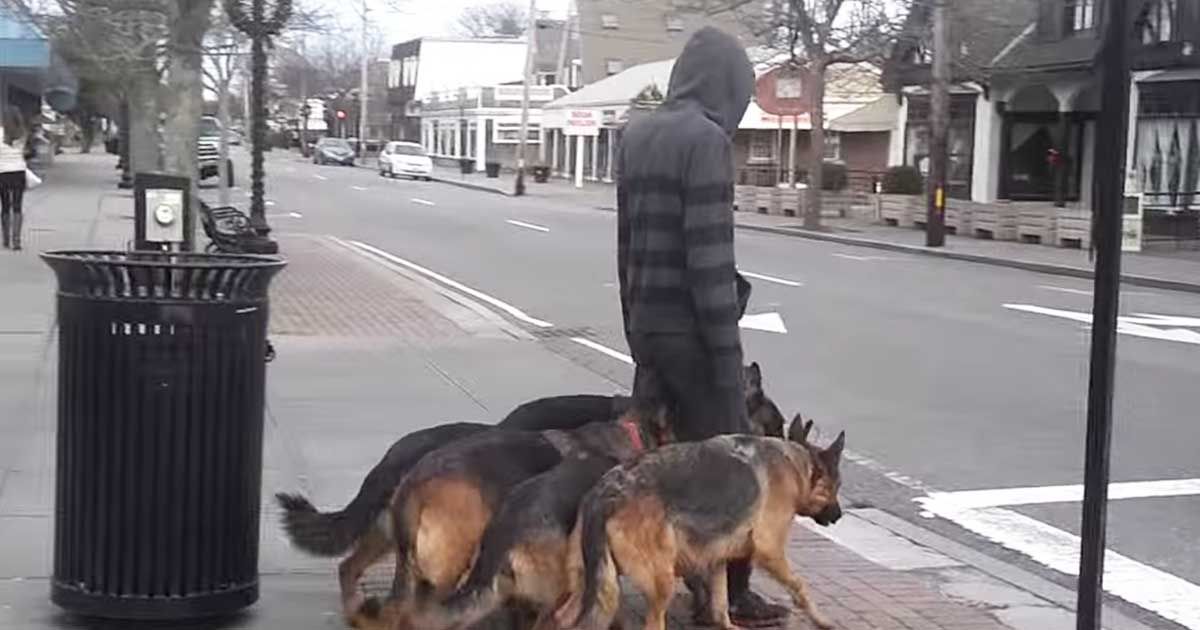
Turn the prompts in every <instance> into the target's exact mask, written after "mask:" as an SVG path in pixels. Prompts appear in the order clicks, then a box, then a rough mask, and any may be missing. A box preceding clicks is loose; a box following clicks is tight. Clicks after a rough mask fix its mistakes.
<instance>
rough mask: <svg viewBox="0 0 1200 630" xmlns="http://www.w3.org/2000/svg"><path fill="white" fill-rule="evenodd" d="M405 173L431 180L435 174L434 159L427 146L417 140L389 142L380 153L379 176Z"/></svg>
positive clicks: (409, 175) (415, 177)
mask: <svg viewBox="0 0 1200 630" xmlns="http://www.w3.org/2000/svg"><path fill="white" fill-rule="evenodd" d="M400 175H403V176H405V177H412V178H413V179H424V180H426V181H429V179H430V178H431V176H432V175H433V160H431V159H429V154H428V153H426V152H425V148H424V147H422V146H421V145H419V144H417V143H415V142H389V143H387V145H386V146H384V147H383V151H381V152H380V153H379V176H380V177H397V176H400Z"/></svg>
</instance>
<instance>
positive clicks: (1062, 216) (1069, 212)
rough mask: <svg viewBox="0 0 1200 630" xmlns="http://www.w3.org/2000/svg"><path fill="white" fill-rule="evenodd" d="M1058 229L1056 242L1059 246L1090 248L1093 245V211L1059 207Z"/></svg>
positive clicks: (1055, 236) (1055, 237)
mask: <svg viewBox="0 0 1200 630" xmlns="http://www.w3.org/2000/svg"><path fill="white" fill-rule="evenodd" d="M1057 224H1058V225H1057V227H1058V230H1057V231H1056V233H1055V235H1054V241H1053V242H1054V244H1056V245H1058V246H1059V247H1078V248H1079V249H1088V248H1090V247H1091V246H1092V213H1091V211H1090V210H1082V209H1075V208H1059V209H1058V217H1057Z"/></svg>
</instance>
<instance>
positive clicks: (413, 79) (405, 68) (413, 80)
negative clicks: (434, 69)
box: [400, 57, 417, 87]
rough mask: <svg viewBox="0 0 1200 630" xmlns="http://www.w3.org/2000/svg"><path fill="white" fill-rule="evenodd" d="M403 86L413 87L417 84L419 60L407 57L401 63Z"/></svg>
mask: <svg viewBox="0 0 1200 630" xmlns="http://www.w3.org/2000/svg"><path fill="white" fill-rule="evenodd" d="M401 65H402V68H401V76H400V81H401V83H400V84H401V85H403V86H404V87H413V86H415V85H416V84H417V58H416V57H405V58H404V60H403V61H402V62H401Z"/></svg>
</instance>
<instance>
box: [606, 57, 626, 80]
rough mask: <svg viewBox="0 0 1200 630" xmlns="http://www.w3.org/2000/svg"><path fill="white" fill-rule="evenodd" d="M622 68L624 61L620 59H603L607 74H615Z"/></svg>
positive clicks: (623, 67)
mask: <svg viewBox="0 0 1200 630" xmlns="http://www.w3.org/2000/svg"><path fill="white" fill-rule="evenodd" d="M624 69H625V63H624V62H623V61H621V60H620V59H606V60H604V72H606V73H607V74H608V75H609V76H612V75H614V74H617V73H618V72H621V71H622V70H624Z"/></svg>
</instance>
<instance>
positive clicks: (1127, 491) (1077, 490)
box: [928, 479, 1200, 509]
mask: <svg viewBox="0 0 1200 630" xmlns="http://www.w3.org/2000/svg"><path fill="white" fill-rule="evenodd" d="M1193 495H1200V479H1159V480H1154V481H1122V482H1116V483H1110V484H1108V498H1109V499H1110V500H1117V499H1148V498H1153V497H1182V496H1193ZM928 499H929V500H931V501H951V502H953V503H954V505H955V506H957V507H960V508H964V509H976V508H986V507H1000V506H1010V505H1037V504H1042V503H1072V502H1078V501H1082V500H1083V486H1082V485H1064V486H1029V487H1024V488H995V489H988V490H960V491H956V492H930V493H929V497H928Z"/></svg>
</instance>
